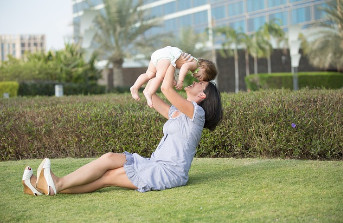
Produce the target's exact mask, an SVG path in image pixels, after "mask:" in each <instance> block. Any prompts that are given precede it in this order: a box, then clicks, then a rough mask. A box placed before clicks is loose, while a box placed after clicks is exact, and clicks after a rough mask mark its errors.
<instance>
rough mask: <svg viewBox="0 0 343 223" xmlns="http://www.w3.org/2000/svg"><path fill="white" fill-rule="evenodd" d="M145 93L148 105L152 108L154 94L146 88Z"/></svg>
mask: <svg viewBox="0 0 343 223" xmlns="http://www.w3.org/2000/svg"><path fill="white" fill-rule="evenodd" d="M143 94H144V96H145V98H146V102H147V103H148V106H149V107H150V108H152V95H151V94H150V93H149V92H147V91H146V90H144V91H143Z"/></svg>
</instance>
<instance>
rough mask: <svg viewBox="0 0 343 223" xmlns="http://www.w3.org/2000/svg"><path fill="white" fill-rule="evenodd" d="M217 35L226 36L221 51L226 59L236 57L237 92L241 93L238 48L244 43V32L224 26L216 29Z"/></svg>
mask: <svg viewBox="0 0 343 223" xmlns="http://www.w3.org/2000/svg"><path fill="white" fill-rule="evenodd" d="M215 33H217V34H219V35H222V36H224V38H225V39H224V41H223V42H222V48H221V50H220V51H219V52H220V54H221V55H222V56H223V57H224V58H228V57H230V56H232V55H233V56H234V59H235V92H236V93H237V92H238V91H239V68H238V59H239V58H238V46H239V45H240V44H241V43H242V38H243V36H242V32H239V31H236V30H235V29H233V28H231V27H228V26H224V27H218V28H216V29H215Z"/></svg>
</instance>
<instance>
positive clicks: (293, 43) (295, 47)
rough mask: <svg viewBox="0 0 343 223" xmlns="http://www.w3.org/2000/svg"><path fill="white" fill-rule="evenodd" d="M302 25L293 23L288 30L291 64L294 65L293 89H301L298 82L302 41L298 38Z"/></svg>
mask: <svg viewBox="0 0 343 223" xmlns="http://www.w3.org/2000/svg"><path fill="white" fill-rule="evenodd" d="M300 30H301V28H300V26H299V25H293V26H290V27H289V31H288V45H289V48H290V55H291V65H292V74H293V89H294V90H295V91H296V90H299V83H298V67H299V61H300V58H301V55H300V54H299V49H300V44H301V41H300V40H299V39H298V36H299V33H300Z"/></svg>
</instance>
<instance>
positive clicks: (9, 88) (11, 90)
mask: <svg viewBox="0 0 343 223" xmlns="http://www.w3.org/2000/svg"><path fill="white" fill-rule="evenodd" d="M18 88H19V84H18V83H17V82H15V81H3V82H0V97H1V98H2V97H3V94H4V93H8V94H9V96H10V97H16V96H17V95H18Z"/></svg>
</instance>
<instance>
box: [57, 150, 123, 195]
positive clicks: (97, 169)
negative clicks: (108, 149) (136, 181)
mask: <svg viewBox="0 0 343 223" xmlns="http://www.w3.org/2000/svg"><path fill="white" fill-rule="evenodd" d="M125 162H126V156H125V154H122V153H106V154H104V155H102V156H101V157H100V158H98V159H96V160H94V161H92V162H90V163H88V164H86V165H84V166H82V167H80V168H79V169H77V170H76V171H74V172H72V173H70V174H68V175H66V176H64V177H61V178H58V177H56V176H55V175H53V174H52V177H53V180H54V183H55V186H56V190H57V192H59V191H63V190H65V189H68V188H72V187H76V186H80V185H85V184H89V183H92V182H95V181H96V180H98V179H100V178H102V177H103V176H104V175H105V174H106V172H107V171H109V170H114V169H118V168H120V167H123V166H124V164H125Z"/></svg>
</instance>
